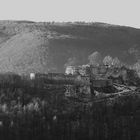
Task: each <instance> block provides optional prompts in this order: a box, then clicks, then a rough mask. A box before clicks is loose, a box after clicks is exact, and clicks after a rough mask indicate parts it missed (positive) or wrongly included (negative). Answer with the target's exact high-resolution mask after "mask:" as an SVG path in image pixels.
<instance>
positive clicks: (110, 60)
mask: <svg viewBox="0 0 140 140" xmlns="http://www.w3.org/2000/svg"><path fill="white" fill-rule="evenodd" d="M103 64H104V65H108V66H111V65H113V58H112V57H111V56H109V55H108V56H105V58H104V59H103Z"/></svg>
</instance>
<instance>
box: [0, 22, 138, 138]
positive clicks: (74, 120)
mask: <svg viewBox="0 0 140 140" xmlns="http://www.w3.org/2000/svg"><path fill="white" fill-rule="evenodd" d="M139 132H140V29H137V28H132V27H128V26H120V25H111V24H107V23H99V22H32V21H11V20H4V21H0V139H1V140H11V139H12V140H93V139H94V140H125V139H126V140H139V139H140V133H139Z"/></svg>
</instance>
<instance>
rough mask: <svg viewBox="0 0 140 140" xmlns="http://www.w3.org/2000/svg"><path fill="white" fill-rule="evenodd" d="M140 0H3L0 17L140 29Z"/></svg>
mask: <svg viewBox="0 0 140 140" xmlns="http://www.w3.org/2000/svg"><path fill="white" fill-rule="evenodd" d="M139 14H140V0H0V20H7V19H12V20H33V21H87V22H89V21H93V22H95V21H96V22H106V23H111V24H119V25H127V26H132V27H137V28H140V16H139Z"/></svg>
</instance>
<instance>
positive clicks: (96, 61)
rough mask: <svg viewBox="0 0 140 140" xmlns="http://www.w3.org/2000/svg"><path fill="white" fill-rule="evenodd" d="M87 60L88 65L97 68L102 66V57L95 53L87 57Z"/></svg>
mask: <svg viewBox="0 0 140 140" xmlns="http://www.w3.org/2000/svg"><path fill="white" fill-rule="evenodd" d="M88 60H89V64H90V65H94V66H98V65H100V64H102V56H101V54H100V53H99V52H97V51H96V52H93V53H92V54H91V55H89V57H88Z"/></svg>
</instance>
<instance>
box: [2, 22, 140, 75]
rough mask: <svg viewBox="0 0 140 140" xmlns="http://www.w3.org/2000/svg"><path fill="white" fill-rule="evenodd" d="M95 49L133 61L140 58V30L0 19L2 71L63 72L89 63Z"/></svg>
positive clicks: (100, 25)
mask: <svg viewBox="0 0 140 140" xmlns="http://www.w3.org/2000/svg"><path fill="white" fill-rule="evenodd" d="M94 51H98V52H100V53H101V54H102V56H103V57H104V56H106V55H111V56H112V57H118V58H119V59H120V60H121V61H123V62H125V63H127V64H134V63H135V62H136V61H137V60H138V59H139V58H140V56H139V54H140V29H135V28H131V27H124V26H117V25H110V24H105V23H97V22H95V23H82V22H75V23H70V22H69V23H49V22H47V23H45V22H42V23H41V22H39V23H36V22H32V21H0V72H16V73H20V74H21V73H30V72H42V73H47V72H64V68H65V66H66V65H69V64H73V65H80V64H86V63H88V56H89V55H90V54H91V53H93V52H94Z"/></svg>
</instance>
